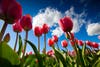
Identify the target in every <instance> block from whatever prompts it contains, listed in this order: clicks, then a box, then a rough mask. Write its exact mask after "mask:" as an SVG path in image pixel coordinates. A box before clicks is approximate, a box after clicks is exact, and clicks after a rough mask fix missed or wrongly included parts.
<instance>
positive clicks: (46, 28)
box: [42, 24, 49, 34]
mask: <svg viewBox="0 0 100 67" xmlns="http://www.w3.org/2000/svg"><path fill="white" fill-rule="evenodd" d="M42 31H43V33H44V34H46V33H48V31H49V26H48V25H47V24H43V27H42Z"/></svg>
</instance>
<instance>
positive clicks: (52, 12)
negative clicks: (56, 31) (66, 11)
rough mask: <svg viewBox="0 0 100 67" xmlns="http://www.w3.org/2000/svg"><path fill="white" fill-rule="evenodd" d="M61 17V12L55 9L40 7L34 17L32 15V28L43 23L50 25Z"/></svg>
mask: <svg viewBox="0 0 100 67" xmlns="http://www.w3.org/2000/svg"><path fill="white" fill-rule="evenodd" d="M61 17H62V14H61V12H59V11H58V10H56V9H51V8H46V9H45V10H43V9H42V10H40V12H39V13H38V14H37V15H36V16H35V17H33V29H34V27H35V26H42V25H43V24H44V23H46V24H48V25H49V26H50V27H52V26H53V25H54V24H55V23H57V22H58V20H59V19H60V18H61Z"/></svg>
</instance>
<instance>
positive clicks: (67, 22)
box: [58, 17, 73, 32]
mask: <svg viewBox="0 0 100 67" xmlns="http://www.w3.org/2000/svg"><path fill="white" fill-rule="evenodd" d="M58 24H59V26H60V27H61V28H62V30H63V31H64V32H70V31H71V30H72V28H73V22H72V20H71V18H70V17H64V18H61V19H60V21H59V22H58Z"/></svg>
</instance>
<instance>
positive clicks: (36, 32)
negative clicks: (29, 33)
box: [34, 26, 42, 37]
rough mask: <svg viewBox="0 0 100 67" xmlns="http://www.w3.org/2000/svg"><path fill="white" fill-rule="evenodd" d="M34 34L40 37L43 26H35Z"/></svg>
mask: <svg viewBox="0 0 100 67" xmlns="http://www.w3.org/2000/svg"><path fill="white" fill-rule="evenodd" d="M34 34H35V36H37V37H40V36H41V35H42V28H41V27H39V26H36V27H35V28H34Z"/></svg>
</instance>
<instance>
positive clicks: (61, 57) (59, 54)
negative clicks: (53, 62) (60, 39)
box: [53, 48, 67, 67]
mask: <svg viewBox="0 0 100 67" xmlns="http://www.w3.org/2000/svg"><path fill="white" fill-rule="evenodd" d="M53 49H54V51H55V56H56V58H57V59H59V60H60V61H61V62H62V64H63V67H67V63H66V61H65V58H64V57H63V55H62V54H61V53H60V52H59V51H57V50H56V49H55V48H53ZM58 62H59V61H58Z"/></svg>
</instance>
